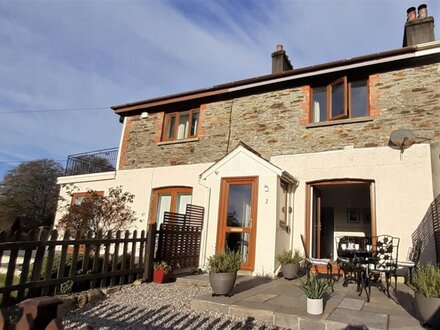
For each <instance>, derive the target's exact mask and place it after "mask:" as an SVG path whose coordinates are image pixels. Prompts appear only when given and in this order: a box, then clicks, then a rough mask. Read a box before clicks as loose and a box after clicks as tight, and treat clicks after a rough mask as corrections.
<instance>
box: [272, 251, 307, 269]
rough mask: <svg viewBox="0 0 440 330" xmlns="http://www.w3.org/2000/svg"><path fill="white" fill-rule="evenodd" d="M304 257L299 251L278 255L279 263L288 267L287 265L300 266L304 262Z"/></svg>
mask: <svg viewBox="0 0 440 330" xmlns="http://www.w3.org/2000/svg"><path fill="white" fill-rule="evenodd" d="M303 259H304V258H303V256H302V254H301V252H299V250H298V249H295V250H293V251H292V250H283V252H281V253H280V254H279V255H277V261H278V262H279V263H280V264H281V265H287V264H299V263H300V262H301V261H303Z"/></svg>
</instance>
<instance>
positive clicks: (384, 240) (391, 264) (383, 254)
mask: <svg viewBox="0 0 440 330" xmlns="http://www.w3.org/2000/svg"><path fill="white" fill-rule="evenodd" d="M371 241H372V251H373V257H372V258H371V262H370V263H368V265H367V266H368V267H367V268H366V271H367V274H366V275H367V279H368V278H369V277H370V275H372V274H373V275H374V274H385V281H386V292H387V295H388V297H390V290H389V288H390V286H391V277H392V276H394V277H395V287H394V289H395V290H396V289H397V276H396V271H397V260H398V253H399V243H400V238H398V237H393V236H390V235H379V236H373V237H372V239H371ZM368 287H369V291H371V288H370V283H369V282H368ZM384 291H385V289H384Z"/></svg>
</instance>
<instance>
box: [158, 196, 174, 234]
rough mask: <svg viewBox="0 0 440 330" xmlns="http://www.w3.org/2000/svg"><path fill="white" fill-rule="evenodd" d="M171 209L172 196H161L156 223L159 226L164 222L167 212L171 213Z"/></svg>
mask: <svg viewBox="0 0 440 330" xmlns="http://www.w3.org/2000/svg"><path fill="white" fill-rule="evenodd" d="M170 208H171V196H170V195H159V198H158V200H157V208H156V223H157V226H158V227H159V225H160V224H161V223H162V222H163V216H164V214H165V212H170Z"/></svg>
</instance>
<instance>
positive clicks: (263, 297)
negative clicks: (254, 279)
mask: <svg viewBox="0 0 440 330" xmlns="http://www.w3.org/2000/svg"><path fill="white" fill-rule="evenodd" d="M275 297H278V295H276V294H272V293H257V294H255V295H253V296H250V297H247V298H244V299H243V301H254V302H265V301H267V300H269V299H272V298H275Z"/></svg>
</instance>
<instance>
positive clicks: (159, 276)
mask: <svg viewBox="0 0 440 330" xmlns="http://www.w3.org/2000/svg"><path fill="white" fill-rule="evenodd" d="M170 275H171V273H170V272H168V273H167V274H165V272H164V270H163V268H158V269H155V270H154V272H153V281H154V283H167V282H168V281H169V279H170Z"/></svg>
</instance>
